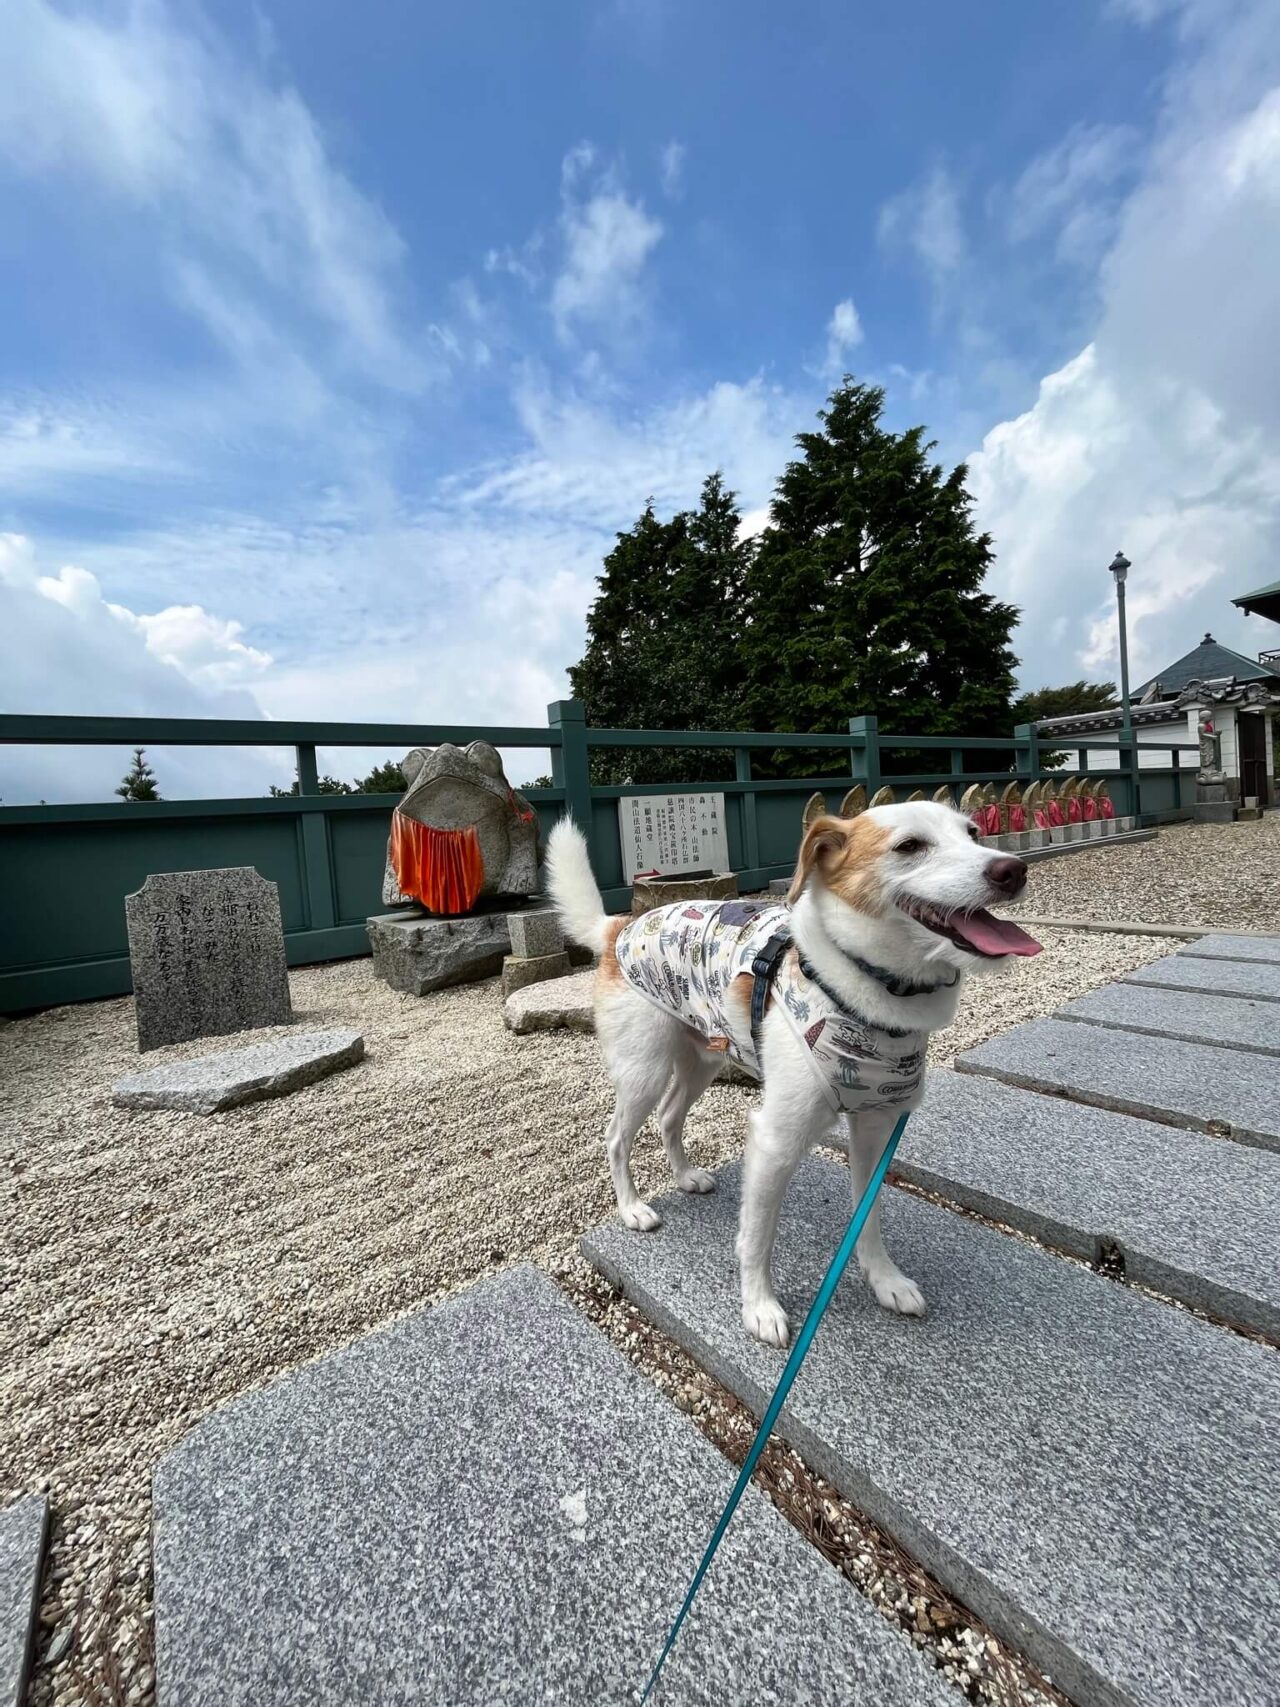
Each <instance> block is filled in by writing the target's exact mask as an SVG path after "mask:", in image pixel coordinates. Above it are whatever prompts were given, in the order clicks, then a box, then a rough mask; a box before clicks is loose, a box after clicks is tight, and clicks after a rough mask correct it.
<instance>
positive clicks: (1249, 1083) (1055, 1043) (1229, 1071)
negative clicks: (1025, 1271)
mask: <svg viewBox="0 0 1280 1707" xmlns="http://www.w3.org/2000/svg"><path fill="white" fill-rule="evenodd" d="M955 1066H956V1071H957V1072H959V1073H984V1074H986V1075H987V1076H989V1077H990V1078H993V1079H1003V1080H1004V1082H1005V1083H1006V1084H1010V1085H1020V1086H1021V1087H1022V1088H1023V1089H1024V1090H1030V1091H1044V1092H1045V1093H1047V1094H1048V1095H1050V1096H1061V1097H1069V1098H1070V1099H1071V1100H1072V1101H1073V1102H1083V1103H1091V1104H1092V1105H1093V1106H1094V1107H1095V1108H1110V1109H1114V1110H1115V1111H1116V1112H1117V1113H1119V1114H1136V1115H1137V1116H1138V1117H1139V1118H1140V1119H1151V1120H1159V1121H1163V1122H1164V1123H1165V1124H1166V1125H1168V1126H1188V1127H1190V1128H1191V1129H1192V1130H1193V1131H1197V1132H1210V1133H1212V1134H1213V1135H1214V1136H1215V1137H1219V1138H1234V1139H1236V1140H1238V1142H1240V1143H1242V1144H1258V1145H1260V1146H1261V1147H1262V1148H1263V1149H1270V1150H1275V1149H1280V1061H1277V1060H1276V1059H1275V1058H1274V1057H1272V1056H1269V1055H1246V1054H1245V1053H1244V1052H1243V1051H1242V1050H1239V1049H1215V1048H1212V1047H1210V1046H1209V1045H1208V1044H1203V1043H1183V1042H1180V1041H1177V1040H1175V1039H1173V1038H1169V1037H1146V1036H1143V1035H1142V1034H1140V1033H1137V1032H1130V1031H1113V1030H1110V1029H1109V1028H1107V1027H1105V1026H1098V1025H1081V1024H1079V1023H1078V1022H1076V1021H1072V1020H1067V1019H1033V1020H1029V1021H1028V1022H1027V1023H1026V1024H1025V1025H1018V1026H1015V1027H1014V1028H1013V1030H1012V1031H1006V1032H1005V1033H1004V1034H1003V1035H1002V1036H1000V1037H994V1038H992V1039H991V1041H990V1042H988V1043H983V1044H980V1045H979V1047H978V1048H977V1049H970V1050H969V1051H968V1052H967V1053H966V1054H964V1055H960V1056H958V1057H957V1058H956V1063H955Z"/></svg>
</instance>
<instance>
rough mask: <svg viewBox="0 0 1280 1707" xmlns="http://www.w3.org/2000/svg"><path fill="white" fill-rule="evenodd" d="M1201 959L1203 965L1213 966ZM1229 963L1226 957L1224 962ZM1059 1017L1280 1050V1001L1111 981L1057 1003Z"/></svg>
mask: <svg viewBox="0 0 1280 1707" xmlns="http://www.w3.org/2000/svg"><path fill="white" fill-rule="evenodd" d="M1213 964H1214V962H1213V961H1211V960H1202V961H1201V962H1200V965H1201V966H1212V965H1213ZM1218 964H1220V965H1225V964H1226V962H1219V963H1218ZM1054 1017H1055V1018H1056V1019H1068V1020H1079V1021H1083V1022H1084V1023H1086V1024H1089V1025H1105V1026H1110V1027H1112V1028H1114V1029H1115V1030H1117V1031H1138V1032H1144V1033H1146V1034H1148V1035H1150V1036H1152V1037H1175V1038H1182V1039H1184V1040H1185V1041H1186V1042H1187V1043H1211V1044H1213V1045H1214V1046H1215V1047H1216V1048H1219V1049H1243V1050H1247V1051H1249V1052H1250V1053H1253V1054H1257V1055H1280V1006H1278V1005H1277V1004H1276V1003H1274V1002H1255V1001H1252V1000H1251V999H1250V998H1248V997H1246V996H1209V995H1203V994H1198V993H1195V992H1193V991H1189V990H1158V989H1152V988H1149V987H1147V986H1145V985H1141V984H1108V985H1106V986H1104V988H1102V989H1101V990H1091V991H1090V992H1089V994H1088V995H1087V996H1080V997H1078V998H1077V999H1076V1000H1075V1001H1074V1002H1068V1003H1067V1004H1066V1006H1065V1007H1061V1008H1059V1009H1058V1011H1057V1013H1056V1014H1055V1016H1054Z"/></svg>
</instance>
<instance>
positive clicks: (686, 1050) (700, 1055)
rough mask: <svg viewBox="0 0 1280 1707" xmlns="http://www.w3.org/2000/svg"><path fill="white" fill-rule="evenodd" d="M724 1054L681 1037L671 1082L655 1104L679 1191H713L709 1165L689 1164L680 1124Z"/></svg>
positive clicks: (663, 1144) (708, 1081) (720, 1063)
mask: <svg viewBox="0 0 1280 1707" xmlns="http://www.w3.org/2000/svg"><path fill="white" fill-rule="evenodd" d="M723 1062H724V1056H723V1055H717V1054H716V1053H714V1051H712V1050H710V1049H704V1048H703V1047H702V1045H701V1044H700V1043H698V1042H697V1041H696V1039H694V1038H693V1037H689V1036H686V1037H683V1038H681V1040H680V1044H679V1047H678V1048H677V1050H676V1058H675V1063H674V1066H675V1071H674V1072H673V1074H672V1077H671V1083H670V1084H669V1085H668V1086H667V1088H666V1090H665V1092H664V1093H663V1097H662V1101H661V1102H660V1103H659V1104H658V1130H659V1131H660V1132H661V1133H662V1148H663V1149H664V1150H665V1151H666V1153H667V1160H668V1162H670V1164H671V1172H672V1175H673V1177H674V1179H675V1182H676V1184H677V1185H678V1186H679V1187H680V1190H681V1191H714V1189H715V1183H716V1176H715V1175H714V1174H713V1173H712V1172H711V1171H710V1169H709V1168H695V1167H693V1166H692V1165H691V1164H690V1161H689V1158H688V1156H687V1155H686V1154H685V1148H684V1123H685V1118H686V1116H687V1115H688V1113H689V1110H690V1109H691V1108H692V1107H693V1105H694V1103H695V1102H697V1100H698V1098H699V1097H700V1096H701V1095H702V1093H703V1091H705V1090H706V1088H707V1086H708V1085H709V1084H710V1083H711V1081H712V1080H713V1079H714V1078H716V1077H717V1075H718V1074H719V1072H720V1068H721V1066H722V1065H723Z"/></svg>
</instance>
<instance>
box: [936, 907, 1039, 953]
mask: <svg viewBox="0 0 1280 1707" xmlns="http://www.w3.org/2000/svg"><path fill="white" fill-rule="evenodd" d="M951 928H952V930H953V931H955V932H956V933H957V935H959V936H962V937H963V938H964V940H965V941H966V942H967V943H968V944H969V946H970V948H974V949H976V950H977V951H978V953H979V954H991V955H997V954H1039V953H1040V950H1041V948H1042V947H1043V946H1044V945H1043V944H1042V943H1038V942H1037V941H1036V939H1035V938H1034V937H1033V936H1028V935H1027V933H1026V931H1024V930H1023V929H1022V927H1021V925H1015V924H1014V922H1013V920H1012V919H998V918H996V916H995V914H994V913H988V912H986V911H985V909H983V908H979V909H978V911H977V912H976V913H956V914H953V915H952V918H951Z"/></svg>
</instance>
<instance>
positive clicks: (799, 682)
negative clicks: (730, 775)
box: [741, 378, 1017, 772]
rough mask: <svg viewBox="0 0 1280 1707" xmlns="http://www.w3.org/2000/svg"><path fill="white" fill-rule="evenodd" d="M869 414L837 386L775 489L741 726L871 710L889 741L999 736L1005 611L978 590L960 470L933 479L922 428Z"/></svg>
mask: <svg viewBox="0 0 1280 1707" xmlns="http://www.w3.org/2000/svg"><path fill="white" fill-rule="evenodd" d="M883 406H884V393H883V391H881V390H880V389H879V387H877V386H871V385H861V384H858V383H857V382H856V381H854V380H852V379H848V378H846V380H845V381H844V383H843V384H842V385H841V386H839V387H838V388H837V389H836V390H835V391H833V392H832V394H831V396H830V398H829V399H828V402H827V407H826V408H825V409H824V410H822V411H820V412H819V417H818V418H819V420H820V421H821V423H822V427H821V430H820V431H818V432H810V433H801V434H800V435H799V436H798V438H797V441H796V442H797V444H798V446H799V449H800V451H801V455H800V457H799V458H797V460H795V461H794V462H791V463H789V464H788V466H787V468H786V470H785V472H784V473H783V475H782V478H781V479H780V480H779V482H778V486H777V490H776V494H775V496H774V500H773V505H772V511H771V514H772V523H771V526H770V527H768V528H767V529H766V530H765V532H764V534H763V535H762V536H761V538H760V540H759V548H758V550H757V551H756V553H755V554H754V557H753V560H752V563H751V566H750V569H749V572H748V575H747V589H748V596H747V612H746V615H747V621H746V624H745V626H744V627H743V628H742V630H741V634H742V652H743V656H744V660H745V664H746V674H747V704H748V709H749V715H750V720H751V723H752V726H753V727H755V728H757V729H781V730H789V731H803V730H815V731H818V730H822V731H827V732H835V731H837V730H840V729H842V728H843V727H844V725H845V721H846V719H847V718H848V717H850V716H854V715H857V714H858V713H874V714H875V715H876V716H877V717H878V718H879V721H880V726H881V728H882V729H886V730H889V731H908V730H909V731H912V732H916V733H919V734H922V735H926V734H927V735H934V734H939V735H941V734H952V733H960V732H963V733H965V734H973V735H988V734H1003V733H1005V732H1006V731H1007V730H1008V728H1009V702H1010V698H1011V696H1012V690H1013V671H1014V667H1015V665H1016V663H1017V660H1016V658H1015V657H1014V655H1013V653H1012V651H1011V649H1010V646H1009V636H1010V633H1011V632H1012V629H1013V626H1014V623H1015V622H1016V621H1017V611H1016V610H1015V609H1014V607H1013V606H1011V605H1006V604H1001V603H999V602H998V601H997V600H996V599H994V598H993V597H992V596H991V595H990V594H989V593H986V592H984V591H983V590H982V586H983V579H984V577H985V575H986V572H987V570H988V568H989V567H990V564H991V562H992V552H991V541H990V538H989V536H988V535H986V534H978V533H975V531H974V527H973V522H972V519H971V516H970V510H971V502H972V501H971V499H970V497H969V494H968V492H967V491H966V490H965V484H964V481H965V473H966V470H965V469H964V467H963V466H961V467H958V468H956V469H954V470H953V471H952V473H951V474H950V475H944V473H943V471H942V469H941V468H940V467H939V466H938V465H937V464H936V463H933V462H931V461H930V460H929V452H930V451H931V450H932V449H933V445H932V443H930V442H928V441H926V440H925V437H924V429H923V428H921V427H913V428H911V429H909V430H908V431H907V432H904V433H894V432H891V431H889V430H888V429H886V428H885V427H883V426H882V425H881V422H880V415H881V410H882V408H883ZM811 762H812V761H811V760H810V759H808V758H806V757H805V756H804V755H785V754H781V753H780V754H778V755H777V757H776V764H775V768H776V769H778V770H780V771H782V772H790V771H794V770H796V768H797V766H798V767H799V769H800V770H803V769H806V768H809V767H810V766H811Z"/></svg>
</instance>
